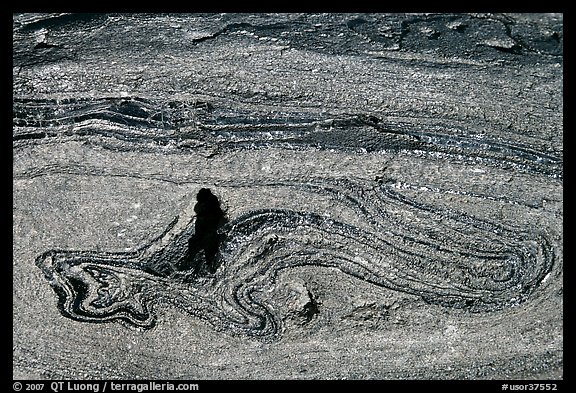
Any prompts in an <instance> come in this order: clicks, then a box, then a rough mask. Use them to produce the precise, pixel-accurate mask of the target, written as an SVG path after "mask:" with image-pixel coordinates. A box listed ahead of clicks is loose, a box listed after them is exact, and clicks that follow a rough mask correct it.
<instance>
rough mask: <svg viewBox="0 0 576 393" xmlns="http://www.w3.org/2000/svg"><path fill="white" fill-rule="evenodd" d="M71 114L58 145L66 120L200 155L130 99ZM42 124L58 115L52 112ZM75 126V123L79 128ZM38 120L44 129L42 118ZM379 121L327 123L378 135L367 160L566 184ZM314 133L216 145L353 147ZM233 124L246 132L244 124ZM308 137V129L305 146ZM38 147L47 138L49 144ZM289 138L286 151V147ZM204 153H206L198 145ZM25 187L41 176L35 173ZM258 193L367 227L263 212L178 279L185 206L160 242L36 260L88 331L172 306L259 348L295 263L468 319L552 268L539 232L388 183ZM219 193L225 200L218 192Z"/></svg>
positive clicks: (522, 295)
mask: <svg viewBox="0 0 576 393" xmlns="http://www.w3.org/2000/svg"><path fill="white" fill-rule="evenodd" d="M53 104H54V103H50V102H40V103H35V105H36V106H39V107H40V109H42V105H48V106H50V105H53ZM104 104H106V105H104ZM19 105H22V106H23V109H21V111H22V113H24V114H26V113H28V114H29V113H30V112H31V109H30V105H31V103H30V102H27V103H24V102H22V103H20V104H18V103H17V108H19ZM25 106H28V108H25ZM81 106H82V105H81ZM186 106H187V107H190V108H209V107H210V106H209V105H205V104H203V105H199V104H184V103H178V104H173V105H172V107H174V108H183V107H186ZM73 107H74V109H68V112H67V116H62V117H60V118H53V119H48V120H46V119H44V120H43V121H50V122H51V124H52V127H53V128H52V130H54V131H53V132H54V135H58V132H59V130H60V129H61V128H59V127H63V124H64V125H65V124H66V123H67V122H71V123H75V124H77V125H76V127H75V128H74V129H75V130H76V131H75V132H76V134H82V135H90V134H92V135H93V134H100V135H106V136H107V137H108V138H110V137H112V139H116V140H122V141H128V143H125V144H124V146H125V147H126V146H128V147H130V146H131V147H130V148H136V149H145V150H146V149H150V148H151V147H150V146H152V148H157V147H154V146H159V145H160V146H173V147H172V152H173V153H177V154H190V155H191V156H193V155H194V154H195V153H196V152H197V149H195V148H192V149H191V148H190V147H189V146H190V145H189V144H186V145H184V144H182V143H181V142H178V141H181V140H182V139H176V138H175V137H171V136H170V135H168V134H166V135H164V136H162V135H161V133H160V132H158V129H155V131H150V129H151V128H154V126H158V124H156V123H155V121H156V120H154V119H164V120H158V121H165V122H166V121H175V120H174V116H175V115H174V111H172V112H170V111H167V112H165V113H164V114H163V115H161V116H160V115H158V113H157V112H158V111H156V110H155V109H154V105H152V104H151V103H147V102H145V101H143V100H128V101H127V100H124V101H123V100H122V99H116V100H107V101H100V102H92V101H91V102H88V105H87V106H86V105H84V106H82V108H80V110H78V109H77V108H76V106H73ZM19 111H20V109H18V110H17V112H18V113H20V112H19ZM77 111H78V112H77ZM159 111H160V112H162V110H161V109H159ZM40 112H41V111H40ZM44 113H51V112H50V111H47V110H45V111H44ZM154 113H155V114H154ZM73 116H76V118H75V119H72V120H71V117H73ZM164 116H165V117H164ZM40 117H41V116H40ZM34 118H35V119H36V120H34V121H36V122H38V120H37V119H38V118H39V116H35V117H34ZM171 119H172V120H171ZM101 121H104V123H102V122H101ZM17 122H18V124H20V123H22V124H24V123H26V127H30V126H36V125H38V124H31V123H29V122H28V121H26V120H18V121H17ZM127 122H130V124H129V126H126V124H122V123H127ZM78 123H79V124H80V125H79V126H78ZM379 123H380V121H379V120H378V119H374V118H371V119H366V118H363V117H361V116H360V117H359V116H352V117H351V118H349V119H343V120H338V121H332V122H331V123H330V124H331V127H334V125H335V124H336V126H337V127H340V128H341V129H345V128H346V127H355V126H356V127H357V126H358V125H363V126H364V127H365V128H364V129H363V132H364V133H371V135H370V137H371V141H372V142H373V144H372V145H371V149H374V150H377V149H399V148H400V147H401V148H402V149H406V148H412V149H414V150H416V149H422V148H423V147H426V148H428V151H442V150H443V151H445V152H453V151H454V150H456V151H457V152H458V153H459V154H461V155H463V156H465V157H466V156H469V157H472V156H475V157H478V156H484V157H485V159H486V163H488V164H489V165H496V166H498V165H500V163H501V162H503V161H506V162H507V163H508V164H511V163H512V164H514V165H516V166H517V168H518V170H524V171H534V172H540V173H542V174H544V175H548V176H552V177H557V176H561V165H559V164H561V162H560V161H559V160H557V159H555V158H554V157H551V156H546V155H544V154H541V153H538V152H533V151H532V152H528V150H527V149H525V148H522V147H521V146H508V147H503V145H502V144H501V143H494V144H490V143H489V141H485V140H484V141H482V145H483V146H484V148H480V145H481V144H479V143H476V144H471V143H470V141H469V140H466V139H465V138H464V139H462V138H461V139H460V140H458V138H455V137H449V136H445V137H442V136H441V135H438V134H437V133H436V134H435V135H436V136H435V138H434V139H432V138H431V137H427V136H426V134H425V133H418V132H412V133H407V132H402V131H401V130H388V131H385V130H383V128H382V126H381V125H379ZM311 124H312V125H310V124H308V125H306V124H304V125H303V124H296V125H295V124H285V125H284V131H282V132H277V133H276V134H275V135H276V136H277V139H276V140H273V139H272V140H271V139H270V138H268V139H267V140H265V141H261V140H260V141H259V140H258V136H259V135H260V134H259V133H258V132H260V131H261V129H258V132H254V134H253V135H250V132H246V133H244V137H243V138H242V139H241V140H235V139H233V138H228V139H226V140H227V141H228V142H226V143H224V144H221V146H220V148H221V149H224V150H236V149H243V148H246V146H247V144H248V142H247V141H250V142H249V143H250V148H251V149H266V148H268V147H270V146H282V147H285V148H286V147H287V148H290V149H303V148H306V147H307V144H310V143H311V142H310V141H311V140H315V141H316V142H314V143H315V146H316V147H320V148H325V149H328V148H330V149H333V148H335V147H336V148H340V149H344V150H346V149H353V148H354V146H350V145H348V146H346V141H345V142H344V143H343V144H342V143H341V144H340V145H337V146H335V145H334V144H327V143H325V144H324V145H322V144H320V143H319V142H322V139H321V138H319V137H318V136H317V135H321V134H322V132H323V131H322V129H321V128H320V131H316V134H314V133H313V132H312V131H311V130H314V129H315V130H318V124H319V123H318V121H316V123H314V121H312V122H311ZM322 124H324V123H322ZM234 126H235V127H239V125H238V124H236V125H234ZM268 126H269V127H270V125H268ZM229 127H230V126H226V127H217V126H215V128H214V130H213V131H212V133H213V135H216V136H217V135H220V136H225V135H227V133H228V132H229V130H228V128H229ZM370 127H371V129H372V131H370ZM256 128H257V127H256ZM303 128H304V130H305V131H307V134H306V135H305V136H303V135H304V134H305V133H304V132H303ZM62 129H66V130H68V128H62ZM78 130H81V131H78ZM332 132H333V133H336V132H338V130H333V131H332ZM159 134H160V136H158V135H159ZM24 135H29V136H30V135H32V137H29V138H26V137H24ZM34 135H37V134H33V133H30V132H29V131H28V134H24V133H22V134H19V135H16V137H15V138H16V139H17V140H23V141H27V140H28V141H34V140H35V139H37V138H35V137H34ZM315 135H316V136H315ZM407 136H410V137H412V141H411V142H406V139H405V138H406V137H407ZM39 137H40V138H46V137H48V135H47V134H46V133H44V134H43V135H40V136H39ZM179 138H181V137H179ZM427 138H428V139H427ZM221 139H225V138H223V137H222V138H221ZM171 140H172V141H173V142H170V141H171ZM288 140H289V141H291V144H289V145H288V146H287V144H286V141H288ZM145 141H148V142H150V143H151V145H150V144H145V143H144V142H145ZM177 142H178V143H180V144H178V143H177ZM26 143H28V142H26ZM30 143H31V142H30ZM106 143H109V142H106ZM195 143H196V146H198V145H199V142H195ZM142 144H143V145H142ZM108 148H110V147H108ZM112 148H114V147H112ZM69 169H70V168H68V170H69ZM27 176H35V175H34V174H33V173H29V174H27ZM218 184H219V186H220V187H229V188H234V187H246V185H245V184H242V183H241V182H231V181H221V182H219V183H218ZM249 186H250V187H253V188H254V189H255V190H257V189H258V187H261V186H268V187H283V188H287V189H292V190H294V191H295V192H307V193H312V194H315V195H322V196H324V197H325V198H328V199H329V200H331V201H333V202H334V204H335V206H342V208H347V209H352V210H353V211H354V212H355V214H356V215H357V217H358V218H359V219H360V220H361V221H362V222H363V223H364V225H362V227H359V226H354V225H351V224H350V223H345V222H341V221H339V220H337V219H334V218H331V217H330V216H329V215H328V214H325V215H320V214H318V213H314V212H310V211H306V210H293V209H260V210H254V211H251V212H249V213H246V214H243V215H241V216H240V217H236V218H234V219H232V220H231V221H230V222H229V223H228V224H227V225H226V226H225V227H223V228H221V229H220V232H221V233H222V234H223V235H224V238H225V240H224V241H223V242H222V244H220V250H219V253H218V258H219V266H220V268H219V269H218V271H217V272H216V274H215V275H214V276H210V277H200V276H198V277H194V276H186V274H170V271H171V269H169V267H170V266H175V265H176V264H177V263H178V262H179V261H180V259H181V258H182V257H183V255H184V254H185V253H186V247H187V241H188V239H189V238H190V237H191V236H192V235H193V234H194V220H195V219H194V213H193V211H192V208H191V207H188V209H187V210H186V211H184V212H182V214H181V215H179V216H178V217H176V218H175V219H174V221H173V222H172V224H171V225H170V226H169V227H168V228H166V231H165V232H164V233H162V234H159V236H158V237H157V238H156V239H155V240H154V241H153V242H152V243H151V244H147V245H143V246H142V247H141V248H140V249H139V250H137V251H134V252H130V253H102V252H92V251H62V250H51V251H47V252H46V253H44V254H42V255H41V256H39V257H38V258H37V262H36V263H37V265H38V266H39V267H40V268H41V269H42V270H43V272H44V274H45V275H46V278H47V279H48V281H49V282H50V284H51V285H52V287H53V288H54V289H55V291H56V292H57V293H58V295H59V307H60V310H61V312H62V313H63V314H64V315H66V316H68V317H70V318H73V319H76V320H80V321H90V322H105V321H112V320H121V321H124V322H125V323H128V324H130V325H134V326H137V327H141V328H150V327H152V326H154V324H155V323H156V320H157V316H156V311H155V310H156V309H157V307H160V306H161V305H162V304H169V305H172V306H175V307H177V308H178V309H179V310H181V311H182V312H186V313H189V314H192V315H194V316H196V317H198V318H201V319H203V320H205V321H207V322H208V323H210V324H211V325H212V326H214V327H215V328H216V329H221V330H225V331H228V332H230V333H232V334H244V335H249V336H254V337H259V338H262V339H274V338H277V337H279V336H280V335H281V333H282V329H283V327H282V319H281V318H280V316H279V315H278V311H277V310H275V309H273V308H272V307H270V305H269V303H268V302H267V293H269V292H270V290H274V284H275V282H276V277H277V275H278V274H279V272H281V271H283V270H284V269H290V268H293V267H297V266H314V267H317V268H318V269H323V268H335V269H338V270H340V271H341V272H343V273H346V274H349V275H351V276H353V277H356V278H358V279H361V280H364V281H367V282H369V283H371V284H374V285H377V286H381V287H385V288H388V289H391V290H394V291H400V292H404V293H408V294H412V295H417V296H420V297H421V298H422V299H423V300H425V301H426V302H429V303H433V304H437V305H441V306H445V307H455V308H459V309H465V310H469V311H470V312H491V311H495V310H500V309H503V308H507V307H513V306H516V305H518V304H520V303H522V302H523V301H525V300H526V299H527V298H528V297H529V296H530V295H531V294H532V293H533V292H535V291H537V290H538V287H539V284H540V283H541V282H542V280H543V279H544V278H545V277H546V275H547V274H548V273H549V272H550V271H551V269H552V266H553V264H554V259H555V256H554V249H553V248H552V247H551V245H550V242H549V241H548V240H547V238H546V237H545V235H544V234H543V233H538V232H537V231H526V230H522V229H520V228H511V227H508V226H504V225H502V224H500V223H497V222H490V221H487V220H480V219H478V218H475V217H472V216H470V215H468V214H465V213H463V212H458V211H453V210H449V209H448V208H447V209H444V210H441V209H438V208H436V207H432V206H429V205H426V204H425V203H422V202H418V201H417V200H414V199H411V198H409V197H407V196H406V195H403V194H401V193H399V192H398V191H396V190H395V188H394V187H393V184H389V183H388V182H387V181H386V180H383V179H376V180H375V181H369V180H366V179H342V178H321V179H320V178H318V179H308V180H307V181H302V180H299V179H293V180H290V179H286V180H282V181H278V182H275V183H274V182H265V181H262V182H260V183H259V182H253V183H251V184H250V185H249ZM215 191H216V193H217V192H218V189H216V190H215ZM406 217H410V220H406Z"/></svg>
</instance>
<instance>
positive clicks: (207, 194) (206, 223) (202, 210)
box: [178, 188, 227, 274]
mask: <svg viewBox="0 0 576 393" xmlns="http://www.w3.org/2000/svg"><path fill="white" fill-rule="evenodd" d="M196 200H197V203H196V205H195V206H194V211H195V212H196V223H195V226H194V229H195V231H194V235H193V236H192V237H191V238H190V240H189V241H188V251H187V254H186V256H185V258H184V259H183V260H182V261H181V262H180V264H179V266H178V270H180V271H190V270H191V271H193V272H194V273H195V274H203V273H214V272H215V271H216V270H217V269H218V267H219V260H218V258H217V254H218V246H219V244H220V243H221V241H222V240H223V235H222V234H221V233H218V229H219V228H220V227H222V226H223V225H224V224H226V222H227V219H226V216H225V214H224V211H223V210H222V208H221V206H220V201H219V200H218V198H217V197H216V196H215V195H214V194H212V192H211V191H210V189H208V188H202V189H201V190H200V191H199V192H198V195H197V196H196Z"/></svg>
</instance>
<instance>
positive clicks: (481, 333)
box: [13, 14, 563, 379]
mask: <svg viewBox="0 0 576 393" xmlns="http://www.w3.org/2000/svg"><path fill="white" fill-rule="evenodd" d="M562 29H563V17H562V15H558V14H546V15H540V14H529V15H528V14H526V15H525V14H506V15H500V14H457V15H451V14H450V15H448V14H409V15H404V14H393V15H389V14H369V15H365V14H361V15H360V14H358V15H356V14H354V15H353V14H258V15H250V14H207V15H204V14H191V15H184V14H183V15H180V14H169V15H163V14H150V15H149V14H138V15H131V14H104V15H99V14H91V15H71V14H15V15H14V17H13V79H14V82H13V94H14V99H13V124H14V126H13V238H14V242H13V284H14V286H13V377H14V378H18V379H20V378H51V379H56V378H58V379H62V378H72V379H79V378H82V379H84V378H88V379H90V378H124V379H133V378H151V379H166V378H168V379H245V378H247V379H292V378H305V379H337V378H347V379H366V378H369V379H515V378H528V379H562V378H563V360H562V359H563V230H562V225H563V47H562V45H563V31H562ZM201 188H209V189H210V190H211V191H212V192H213V193H214V195H216V196H217V198H218V199H219V201H220V203H221V206H222V208H223V210H224V212H225V215H226V222H225V223H223V224H222V225H219V226H218V229H217V237H216V238H217V239H218V252H217V254H216V256H215V258H216V259H215V260H216V261H217V267H218V269H217V270H216V271H215V272H214V273H211V272H209V271H206V269H203V264H204V263H205V260H206V253H204V251H201V252H198V253H196V254H194V256H193V257H194V263H195V264H196V265H197V267H198V268H197V269H196V270H194V271H192V270H191V271H178V270H177V266H179V263H181V261H182V258H185V255H187V253H189V251H188V241H189V239H190V238H192V237H193V236H194V235H195V234H196V235H197V233H196V232H197V231H199V229H198V228H200V226H199V225H198V220H199V216H200V213H198V208H197V209H196V211H195V209H194V207H195V204H196V195H197V193H198V192H199V190H200V189H201ZM215 236H216V235H215ZM198 238H200V237H198V236H196V237H195V239H198Z"/></svg>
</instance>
